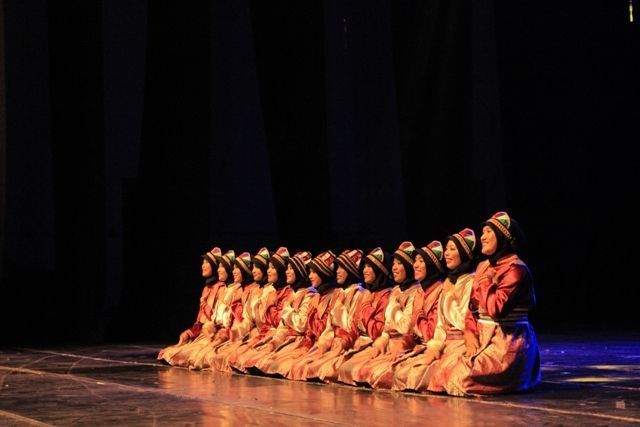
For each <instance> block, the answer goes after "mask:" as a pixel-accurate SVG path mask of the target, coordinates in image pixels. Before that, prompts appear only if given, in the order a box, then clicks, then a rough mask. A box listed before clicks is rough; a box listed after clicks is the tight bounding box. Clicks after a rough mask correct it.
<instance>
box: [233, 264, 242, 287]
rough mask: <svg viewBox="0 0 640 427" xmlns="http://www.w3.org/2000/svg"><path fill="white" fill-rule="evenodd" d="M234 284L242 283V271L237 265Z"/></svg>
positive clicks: (235, 266) (234, 268) (234, 270)
mask: <svg viewBox="0 0 640 427" xmlns="http://www.w3.org/2000/svg"><path fill="white" fill-rule="evenodd" d="M233 283H242V271H240V268H239V267H238V266H237V265H234V266H233Z"/></svg>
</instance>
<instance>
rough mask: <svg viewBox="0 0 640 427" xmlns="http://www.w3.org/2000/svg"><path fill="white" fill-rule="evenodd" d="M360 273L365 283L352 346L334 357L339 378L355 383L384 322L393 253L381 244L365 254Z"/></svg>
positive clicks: (369, 357)
mask: <svg viewBox="0 0 640 427" xmlns="http://www.w3.org/2000/svg"><path fill="white" fill-rule="evenodd" d="M363 262H364V268H363V270H362V276H363V278H364V283H365V285H366V286H367V292H366V293H365V295H363V298H362V304H361V306H360V307H359V309H358V310H356V313H355V315H354V317H355V319H357V320H356V325H357V330H358V335H359V336H358V337H357V339H355V342H354V344H353V347H352V349H351V350H349V351H347V352H345V353H344V354H343V355H342V356H340V358H339V360H338V361H336V365H337V366H338V381H340V382H343V383H346V384H351V385H357V384H358V383H363V382H364V381H365V380H364V379H363V378H362V377H361V376H360V369H361V367H362V366H363V365H364V364H365V363H366V362H368V361H369V360H371V359H372V358H373V357H375V356H376V355H377V350H374V348H373V347H372V343H373V342H374V341H376V340H377V339H379V338H380V336H381V334H382V330H383V328H384V324H385V311H386V308H387V304H388V302H389V296H390V293H391V284H392V278H391V263H392V257H391V255H389V254H388V253H387V252H384V251H383V250H382V249H381V248H380V247H377V248H375V249H374V250H372V251H371V252H370V253H369V254H368V255H367V256H366V257H365V258H364V261H363Z"/></svg>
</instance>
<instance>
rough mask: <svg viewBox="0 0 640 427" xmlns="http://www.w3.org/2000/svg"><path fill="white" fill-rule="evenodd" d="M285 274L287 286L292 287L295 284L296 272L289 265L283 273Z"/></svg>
mask: <svg viewBox="0 0 640 427" xmlns="http://www.w3.org/2000/svg"><path fill="white" fill-rule="evenodd" d="M285 274H286V276H287V285H293V284H294V283H296V272H295V270H294V269H293V267H291V264H289V265H288V266H287V271H285Z"/></svg>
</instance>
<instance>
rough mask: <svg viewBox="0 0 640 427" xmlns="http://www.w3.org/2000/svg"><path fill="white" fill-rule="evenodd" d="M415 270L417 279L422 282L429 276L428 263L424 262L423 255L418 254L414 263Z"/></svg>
mask: <svg viewBox="0 0 640 427" xmlns="http://www.w3.org/2000/svg"><path fill="white" fill-rule="evenodd" d="M413 272H414V276H415V278H416V280H417V281H418V282H422V281H423V280H424V279H425V278H426V277H427V263H425V262H424V258H422V255H420V254H418V255H416V260H415V262H414V263H413Z"/></svg>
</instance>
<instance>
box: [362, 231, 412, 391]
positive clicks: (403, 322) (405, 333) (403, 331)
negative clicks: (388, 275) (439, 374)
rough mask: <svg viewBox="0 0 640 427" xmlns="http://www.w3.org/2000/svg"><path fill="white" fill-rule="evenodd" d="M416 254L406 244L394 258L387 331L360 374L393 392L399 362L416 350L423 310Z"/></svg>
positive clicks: (387, 309) (385, 329)
mask: <svg viewBox="0 0 640 427" xmlns="http://www.w3.org/2000/svg"><path fill="white" fill-rule="evenodd" d="M415 253H416V252H415V247H414V245H413V243H411V242H403V243H402V244H401V245H400V247H399V248H398V249H397V250H396V251H395V253H394V254H393V268H392V273H393V280H394V282H395V284H396V286H395V287H394V288H393V290H392V291H391V296H390V297H389V303H388V304H387V308H386V311H385V325H384V330H383V332H382V335H381V336H380V337H379V338H378V339H376V341H374V343H373V349H374V352H373V354H372V358H371V359H370V360H369V361H367V362H366V363H365V364H363V365H362V367H361V368H360V373H359V375H360V377H361V380H363V381H364V382H366V383H368V384H369V385H370V386H371V387H374V388H391V386H392V384H393V369H394V366H395V364H396V362H397V361H398V359H399V357H401V356H404V355H405V353H407V352H409V351H411V350H412V349H413V347H414V346H415V340H414V335H413V328H414V326H415V320H416V317H415V316H414V311H416V312H417V311H418V310H420V309H422V306H423V302H424V292H423V289H422V286H421V285H420V283H418V282H416V280H415V275H414V271H413V263H414V256H415Z"/></svg>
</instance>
